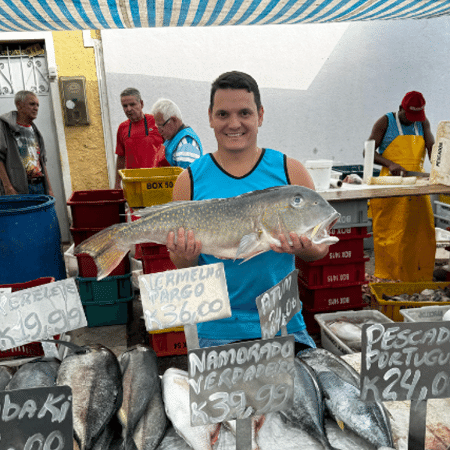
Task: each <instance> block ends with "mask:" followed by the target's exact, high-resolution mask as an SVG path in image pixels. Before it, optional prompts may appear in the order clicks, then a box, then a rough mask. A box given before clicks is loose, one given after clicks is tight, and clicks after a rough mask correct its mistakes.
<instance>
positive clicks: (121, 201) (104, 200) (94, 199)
mask: <svg viewBox="0 0 450 450" xmlns="http://www.w3.org/2000/svg"><path fill="white" fill-rule="evenodd" d="M125 201H126V200H125V197H124V195H123V191H122V189H105V190H101V189H98V190H92V191H75V192H73V193H72V195H71V197H70V198H69V200H68V201H67V205H69V206H70V209H71V211H72V220H73V223H72V226H73V227H74V228H106V227H109V226H110V225H113V224H115V223H119V222H125V220H126V217H125Z"/></svg>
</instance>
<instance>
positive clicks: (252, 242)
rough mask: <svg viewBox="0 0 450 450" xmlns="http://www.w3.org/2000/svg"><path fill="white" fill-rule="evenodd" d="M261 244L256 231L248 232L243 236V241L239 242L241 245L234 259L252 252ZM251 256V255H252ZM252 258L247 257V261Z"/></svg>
mask: <svg viewBox="0 0 450 450" xmlns="http://www.w3.org/2000/svg"><path fill="white" fill-rule="evenodd" d="M258 246H259V236H258V235H257V234H256V233H250V234H246V235H245V236H243V237H242V239H241V241H240V242H239V247H238V249H237V251H236V256H235V257H234V259H235V260H236V259H239V258H240V257H241V256H240V255H245V254H248V253H252V252H253V251H254V250H256V249H257V248H258ZM250 258H251V256H250ZM250 258H246V259H245V261H247V260H248V259H250Z"/></svg>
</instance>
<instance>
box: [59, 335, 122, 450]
mask: <svg viewBox="0 0 450 450" xmlns="http://www.w3.org/2000/svg"><path fill="white" fill-rule="evenodd" d="M81 349H83V351H82V352H80V353H73V354H70V355H68V356H66V358H64V360H63V361H62V362H61V366H60V367H59V371H58V377H57V379H56V384H57V385H58V386H69V387H71V388H72V396H73V404H72V414H73V432H74V437H75V440H76V442H77V444H78V446H79V448H80V450H91V449H93V448H94V445H95V443H96V441H97V440H98V439H99V438H100V436H101V434H102V432H103V431H104V429H105V428H106V426H107V425H108V423H109V422H110V420H111V419H112V417H113V416H114V415H115V413H116V412H117V411H118V409H119V407H120V405H121V404H122V395H123V388H122V373H121V370H120V366H119V362H118V361H117V357H116V355H115V354H114V353H113V352H112V351H111V350H109V349H107V348H106V347H104V346H102V345H99V344H94V345H89V346H84V347H81Z"/></svg>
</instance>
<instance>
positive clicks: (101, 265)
mask: <svg viewBox="0 0 450 450" xmlns="http://www.w3.org/2000/svg"><path fill="white" fill-rule="evenodd" d="M127 225H128V224H126V223H119V224H115V225H111V226H110V227H108V228H105V229H103V230H101V231H99V232H98V233H96V234H94V235H93V236H91V237H89V238H88V239H86V240H84V241H83V242H82V243H81V244H79V245H77V247H76V248H75V251H74V254H75V255H77V254H80V253H86V254H88V255H89V256H91V257H92V259H93V260H94V262H95V265H96V266H97V279H98V280H101V279H103V278H105V277H107V276H108V275H109V274H110V273H111V272H112V271H113V270H114V269H115V268H116V267H117V266H118V265H119V264H120V262H121V261H122V259H123V258H124V257H125V255H126V254H127V253H128V252H129V250H130V249H129V247H128V246H125V245H120V244H121V239H120V232H121V231H122V229H123V228H124V227H126V226H127Z"/></svg>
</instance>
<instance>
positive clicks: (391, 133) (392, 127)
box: [378, 112, 423, 155]
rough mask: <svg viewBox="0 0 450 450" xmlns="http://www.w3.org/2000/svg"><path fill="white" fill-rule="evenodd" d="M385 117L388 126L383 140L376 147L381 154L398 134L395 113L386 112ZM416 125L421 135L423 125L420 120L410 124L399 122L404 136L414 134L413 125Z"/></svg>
mask: <svg viewBox="0 0 450 450" xmlns="http://www.w3.org/2000/svg"><path fill="white" fill-rule="evenodd" d="M386 117H387V118H388V127H387V129H386V132H385V133H384V136H383V140H382V141H381V144H380V146H379V147H378V153H379V154H380V155H382V154H383V152H384V151H385V150H386V149H387V148H388V146H389V144H390V143H391V142H392V141H393V140H394V139H395V138H396V137H397V136H399V132H398V126H397V121H396V120H395V114H394V113H392V112H391V113H387V114H386ZM414 125H417V130H418V132H419V135H420V136H423V126H422V122H413V123H412V124H411V125H408V126H406V125H403V124H402V123H401V122H400V126H401V127H402V130H403V135H404V136H415V134H416V129H415V126H414Z"/></svg>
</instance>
